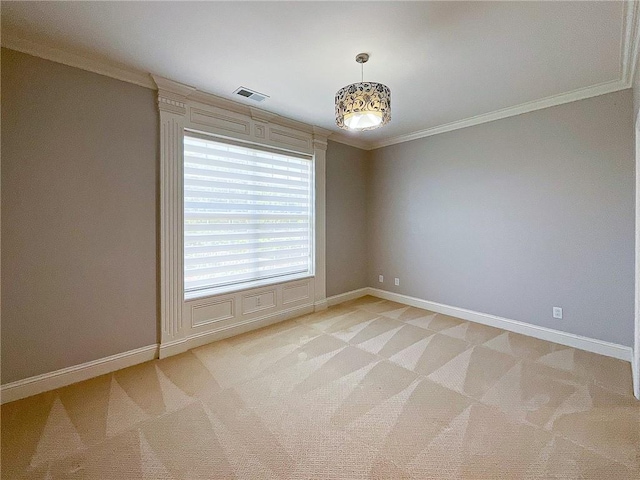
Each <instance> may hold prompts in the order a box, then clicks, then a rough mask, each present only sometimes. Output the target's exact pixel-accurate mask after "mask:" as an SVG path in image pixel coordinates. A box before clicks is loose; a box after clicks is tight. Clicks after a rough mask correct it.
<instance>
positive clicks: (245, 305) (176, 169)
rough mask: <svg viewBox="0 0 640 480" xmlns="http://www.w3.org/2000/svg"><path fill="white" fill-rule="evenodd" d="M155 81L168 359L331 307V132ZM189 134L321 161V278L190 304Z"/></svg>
mask: <svg viewBox="0 0 640 480" xmlns="http://www.w3.org/2000/svg"><path fill="white" fill-rule="evenodd" d="M153 79H154V81H155V83H156V85H157V86H158V109H159V111H160V358H163V357H167V356H170V355H175V354H177V353H181V352H184V351H186V350H188V349H190V348H193V347H195V346H198V345H202V344H205V343H208V342H210V341H213V340H216V339H220V338H225V337H228V336H231V335H234V334H236V333H240V332H244V331H248V330H251V329H253V328H258V327H261V326H264V325H267V324H269V323H274V322H277V321H281V320H284V319H286V318H291V317H293V316H297V315H301V314H304V313H309V312H310V311H314V310H321V309H324V308H326V307H327V301H326V265H325V252H326V234H325V218H326V217H325V202H326V192H325V172H326V150H327V137H328V135H329V133H330V132H329V131H328V130H324V129H321V128H318V127H314V126H310V125H306V124H303V123H300V122H296V121H294V120H290V119H287V118H284V117H281V116H278V115H275V114H272V113H269V112H266V111H264V110H259V109H256V108H252V107H249V106H247V105H244V104H240V103H237V102H232V101H230V100H225V99H222V98H219V97H216V96H214V95H210V94H207V93H203V92H199V91H197V90H196V89H194V88H192V87H189V86H187V85H183V84H180V83H177V82H174V81H172V80H168V79H165V78H162V77H157V76H154V77H153ZM185 129H188V130H191V131H199V132H202V133H204V134H207V135H214V136H217V137H221V138H227V139H230V140H236V141H237V140H239V141H242V142H247V143H249V144H256V145H261V146H264V147H271V148H276V149H279V150H284V151H289V152H293V153H298V154H305V155H312V156H313V160H314V172H313V177H314V193H315V205H314V207H315V211H314V218H315V225H314V228H313V234H314V249H313V265H314V273H313V275H311V276H309V275H308V274H305V275H304V276H300V277H298V276H292V277H291V278H280V279H277V280H274V281H276V282H277V283H273V281H272V282H256V284H251V285H243V286H239V287H237V288H235V289H233V291H229V290H223V289H212V290H211V295H207V296H202V295H199V296H198V297H197V298H189V296H187V298H185V296H184V274H183V268H184V267H183V264H184V241H183V203H184V198H183V166H184V165H183V156H184V151H183V139H184V130H185ZM238 288H240V290H239V289H238Z"/></svg>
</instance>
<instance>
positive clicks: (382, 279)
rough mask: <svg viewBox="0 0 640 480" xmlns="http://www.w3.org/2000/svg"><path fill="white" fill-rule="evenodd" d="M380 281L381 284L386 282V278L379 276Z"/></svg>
mask: <svg viewBox="0 0 640 480" xmlns="http://www.w3.org/2000/svg"><path fill="white" fill-rule="evenodd" d="M378 281H379V282H380V283H382V282H384V277H383V276H382V275H378Z"/></svg>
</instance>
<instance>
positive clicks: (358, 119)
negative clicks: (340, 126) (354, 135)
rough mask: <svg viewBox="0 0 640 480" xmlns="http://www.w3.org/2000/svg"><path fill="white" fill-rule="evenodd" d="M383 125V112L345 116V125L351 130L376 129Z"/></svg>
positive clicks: (355, 113)
mask: <svg viewBox="0 0 640 480" xmlns="http://www.w3.org/2000/svg"><path fill="white" fill-rule="evenodd" d="M381 123H382V112H353V113H348V114H346V115H345V116H344V124H345V125H346V126H347V127H348V128H350V129H351V130H361V129H363V128H371V127H376V126H378V125H380V124H381Z"/></svg>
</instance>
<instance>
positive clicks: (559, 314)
mask: <svg viewBox="0 0 640 480" xmlns="http://www.w3.org/2000/svg"><path fill="white" fill-rule="evenodd" d="M553 318H560V319H561V318H562V308H560V307H553Z"/></svg>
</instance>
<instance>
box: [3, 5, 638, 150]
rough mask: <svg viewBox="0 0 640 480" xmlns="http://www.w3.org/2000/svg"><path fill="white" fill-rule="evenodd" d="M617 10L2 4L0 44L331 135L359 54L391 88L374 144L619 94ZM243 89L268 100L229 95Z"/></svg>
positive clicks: (621, 11) (370, 135) (369, 71)
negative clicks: (524, 109)
mask: <svg viewBox="0 0 640 480" xmlns="http://www.w3.org/2000/svg"><path fill="white" fill-rule="evenodd" d="M625 12H626V10H625V8H624V2H495V3H494V2H469V3H467V2H349V3H338V2H274V3H271V2H251V3H249V2H224V3H222V2H202V3H200V2H199V3H195V2H194V3H191V2H159V3H156V2H135V3H134V2H124V3H121V2H109V3H106V2H104V3H103V2H6V1H5V2H2V39H3V45H6V44H8V45H9V46H11V44H12V42H11V41H9V40H15V39H17V38H20V39H24V40H28V41H31V42H35V43H37V44H41V45H45V46H48V47H54V48H58V49H61V50H65V51H67V52H70V53H75V54H79V55H82V56H85V57H89V58H91V59H94V60H95V59H99V60H104V61H110V62H117V63H118V64H121V65H122V66H125V67H128V68H131V69H135V70H141V71H144V72H150V73H153V74H158V75H161V76H163V77H166V78H170V79H172V80H175V81H178V82H181V83H185V84H188V85H191V86H194V87H196V88H198V89H199V90H202V91H205V92H209V93H213V94H216V95H219V96H221V97H226V98H232V99H234V100H239V101H241V102H247V103H249V104H250V105H252V106H256V107H259V108H263V109H266V110H269V111H271V112H274V113H277V114H280V115H284V116H287V117H290V118H293V119H295V120H300V121H303V122H306V123H310V124H314V125H318V126H320V127H324V128H328V129H331V130H333V131H336V132H337V131H340V130H339V129H338V128H337V127H336V126H335V123H334V104H333V101H334V95H335V92H336V91H337V90H338V89H339V88H341V87H342V86H344V85H346V84H349V83H353V82H356V81H359V80H360V67H359V65H358V64H356V63H355V61H354V58H355V55H356V54H357V53H359V52H368V53H369V54H370V55H371V58H370V60H369V63H367V64H366V66H365V71H364V74H365V80H371V81H376V82H381V83H384V84H386V85H388V86H389V87H390V88H391V92H392V97H391V98H392V120H391V123H390V124H389V125H387V126H386V127H384V128H381V129H378V130H374V131H369V132H360V133H358V134H355V135H353V134H352V135H353V136H354V137H355V138H356V140H361V141H364V142H368V143H369V145H374V144H383V143H385V142H387V143H391V141H393V139H397V137H400V138H406V137H403V136H406V135H409V134H411V133H414V132H417V131H424V130H427V131H429V130H428V129H433V128H434V127H438V126H442V125H446V124H449V123H451V122H458V121H460V120H464V119H468V118H470V117H474V116H478V115H482V114H487V113H489V112H495V111H497V110H501V109H506V108H509V107H514V106H518V105H521V104H525V103H527V102H534V101H537V100H540V99H545V98H548V97H552V96H557V95H561V94H566V93H567V92H574V93H575V91H577V90H580V89H585V88H588V87H593V86H596V85H600V86H602V85H601V84H605V87H604V88H605V89H609V90H615V89H620V88H623V87H621V86H620V85H622V84H623V83H624V71H623V66H624V65H623V64H624V62H623V59H624V58H625V57H624V50H625V47H624V44H625V41H624V38H625V32H624V30H625V22H624V16H625ZM627 43H628V41H627ZM241 85H242V86H245V87H248V88H250V89H254V90H257V91H259V92H262V93H266V94H267V95H270V97H271V98H269V99H268V100H267V101H265V102H263V103H261V104H255V103H252V102H250V101H247V100H243V99H241V98H240V97H238V96H234V95H232V92H233V91H234V90H235V89H236V88H237V87H239V86H241ZM612 85H613V87H611V86H612ZM589 91H591V90H589ZM601 93H602V92H601Z"/></svg>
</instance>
